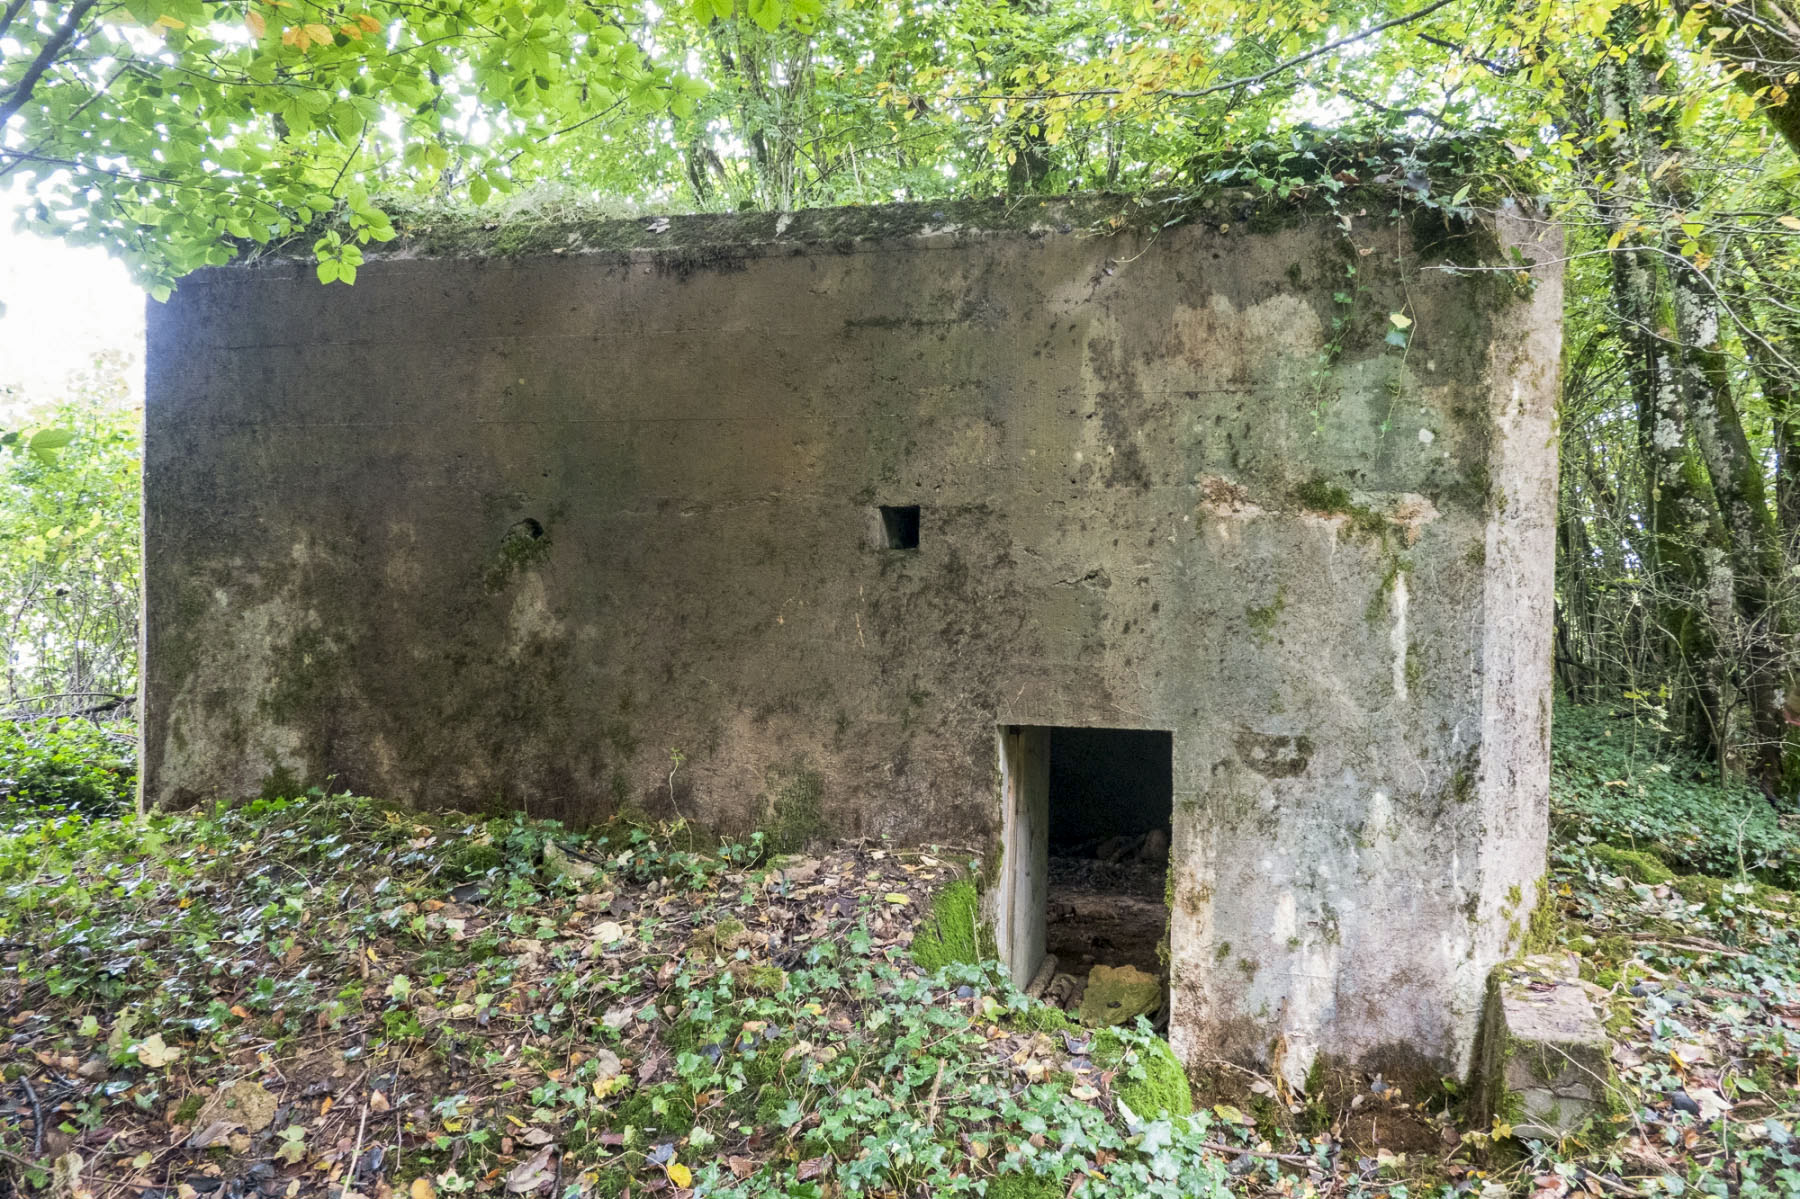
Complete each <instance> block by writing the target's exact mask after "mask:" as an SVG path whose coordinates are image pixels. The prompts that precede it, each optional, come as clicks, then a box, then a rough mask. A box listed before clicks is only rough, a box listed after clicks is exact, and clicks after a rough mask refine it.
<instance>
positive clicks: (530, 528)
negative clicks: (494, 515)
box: [506, 516, 544, 541]
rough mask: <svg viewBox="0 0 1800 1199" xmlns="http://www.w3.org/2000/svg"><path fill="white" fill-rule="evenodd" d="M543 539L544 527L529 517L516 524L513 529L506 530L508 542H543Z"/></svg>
mask: <svg viewBox="0 0 1800 1199" xmlns="http://www.w3.org/2000/svg"><path fill="white" fill-rule="evenodd" d="M543 539H544V526H543V525H541V524H539V523H538V522H537V521H536V520H534V519H532V518H531V517H529V516H527V517H526V518H525V519H524V520H521V521H517V522H515V523H514V524H513V527H512V528H510V529H508V530H506V540H508V541H542V540H543Z"/></svg>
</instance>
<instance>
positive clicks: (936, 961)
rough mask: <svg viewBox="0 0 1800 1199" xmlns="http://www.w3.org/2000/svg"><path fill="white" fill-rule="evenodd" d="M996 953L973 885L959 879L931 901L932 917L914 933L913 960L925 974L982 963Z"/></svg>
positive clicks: (979, 897)
mask: <svg viewBox="0 0 1800 1199" xmlns="http://www.w3.org/2000/svg"><path fill="white" fill-rule="evenodd" d="M994 953H995V946H994V930H993V929H992V928H990V927H988V926H987V925H985V924H983V923H982V921H981V896H980V894H979V893H977V892H976V890H975V884H974V883H973V882H972V881H970V880H968V879H960V880H958V881H957V882H954V883H951V884H950V885H949V886H948V887H945V888H944V889H943V890H942V891H939V892H938V893H937V894H936V895H935V896H933V897H932V900H931V914H930V915H928V916H927V917H925V919H924V921H923V922H922V923H921V924H920V925H919V927H918V929H917V930H915V931H914V933H913V941H912V956H913V961H915V962H917V963H918V964H919V965H920V966H921V967H923V968H924V969H926V970H941V969H943V968H944V967H945V966H948V965H950V964H952V963H953V962H981V961H986V960H988V959H989V958H992V957H993V956H994Z"/></svg>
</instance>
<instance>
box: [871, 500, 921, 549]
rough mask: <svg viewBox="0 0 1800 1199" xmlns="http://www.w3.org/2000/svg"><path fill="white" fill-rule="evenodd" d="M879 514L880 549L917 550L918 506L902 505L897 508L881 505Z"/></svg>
mask: <svg viewBox="0 0 1800 1199" xmlns="http://www.w3.org/2000/svg"><path fill="white" fill-rule="evenodd" d="M878 511H879V512H880V513H881V548H882V549H887V550H916V549H918V548H919V506H918V505H917V504H903V505H900V506H898V507H890V506H887V505H883V506H882V507H881V508H880V509H878Z"/></svg>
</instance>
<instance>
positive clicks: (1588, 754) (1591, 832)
mask: <svg viewBox="0 0 1800 1199" xmlns="http://www.w3.org/2000/svg"><path fill="white" fill-rule="evenodd" d="M1550 752H1551V761H1552V768H1551V771H1550V804H1551V814H1552V818H1553V819H1554V820H1556V821H1557V823H1558V825H1559V827H1560V828H1561V830H1562V831H1563V832H1564V833H1566V834H1568V835H1570V836H1571V837H1574V838H1579V837H1583V836H1585V837H1591V838H1592V839H1593V840H1595V841H1600V842H1604V843H1606V844H1608V845H1613V846H1617V847H1619V848H1622V849H1627V850H1638V849H1649V850H1653V851H1655V854H1656V856H1657V857H1658V858H1660V859H1661V860H1662V861H1663V862H1666V863H1667V864H1668V865H1670V866H1673V867H1675V868H1677V869H1678V870H1681V871H1683V872H1693V873H1699V874H1711V875H1719V876H1732V875H1737V874H1740V873H1757V874H1761V875H1763V876H1765V878H1766V879H1767V881H1770V882H1776V883H1780V884H1783V885H1786V886H1795V885H1800V833H1796V832H1795V830H1793V829H1791V828H1788V827H1786V826H1784V824H1783V823H1782V821H1781V819H1780V817H1779V815H1778V814H1777V813H1776V811H1775V810H1774V808H1772V807H1771V806H1770V805H1769V802H1768V800H1767V799H1765V798H1764V797H1763V794H1762V792H1761V791H1759V790H1757V789H1756V788H1755V787H1754V786H1752V785H1750V784H1749V783H1745V782H1742V781H1733V780H1726V781H1721V779H1720V778H1719V771H1718V768H1717V767H1716V766H1715V765H1713V764H1711V763H1707V762H1703V761H1700V760H1699V759H1697V758H1694V757H1691V756H1688V755H1685V754H1683V753H1681V752H1680V751H1679V750H1678V749H1675V748H1672V747H1671V746H1670V745H1669V743H1668V741H1667V739H1666V738H1665V737H1664V736H1663V735H1662V734H1661V733H1660V732H1658V731H1657V730H1656V729H1655V728H1653V727H1651V726H1650V725H1648V724H1647V723H1645V722H1643V721H1641V720H1638V719H1635V718H1633V717H1632V716H1631V715H1630V714H1629V713H1623V712H1617V711H1613V710H1610V709H1605V708H1592V707H1577V706H1575V705H1573V704H1568V705H1559V706H1558V707H1557V709H1556V722H1555V726H1554V732H1553V733H1552V735H1551V751H1550ZM1635 864H1636V865H1643V864H1644V863H1641V862H1640V863H1635ZM1624 873H1630V874H1633V875H1634V876H1635V875H1636V873H1637V872H1636V871H1635V870H1633V871H1624Z"/></svg>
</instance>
